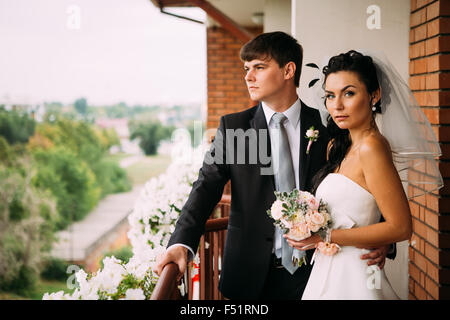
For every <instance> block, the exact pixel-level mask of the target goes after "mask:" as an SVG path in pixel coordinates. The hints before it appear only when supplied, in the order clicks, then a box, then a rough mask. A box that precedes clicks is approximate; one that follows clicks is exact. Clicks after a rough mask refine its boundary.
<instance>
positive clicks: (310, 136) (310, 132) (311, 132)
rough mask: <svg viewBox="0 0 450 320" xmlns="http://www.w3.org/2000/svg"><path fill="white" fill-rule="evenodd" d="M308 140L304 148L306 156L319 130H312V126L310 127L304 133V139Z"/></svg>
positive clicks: (317, 136)
mask: <svg viewBox="0 0 450 320" xmlns="http://www.w3.org/2000/svg"><path fill="white" fill-rule="evenodd" d="M305 138H308V139H309V142H308V146H307V147H306V154H308V153H309V149H311V145H312V143H313V142H316V141H317V139H318V138H319V130H314V126H312V127H310V128H309V129H308V130H307V131H306V137H305Z"/></svg>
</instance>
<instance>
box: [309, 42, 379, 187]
mask: <svg viewBox="0 0 450 320" xmlns="http://www.w3.org/2000/svg"><path fill="white" fill-rule="evenodd" d="M339 71H350V72H354V73H356V74H357V75H358V78H359V80H360V81H361V82H363V83H364V84H365V86H366V88H367V92H368V94H372V93H373V92H374V91H376V90H377V89H378V88H379V87H380V85H379V83H378V78H377V71H376V68H375V65H374V63H373V61H372V58H371V57H369V56H365V55H362V54H361V53H359V52H357V51H354V50H350V51H349V52H347V53H341V54H340V55H337V56H334V57H332V58H331V59H330V60H329V61H328V65H326V66H325V67H324V68H323V71H322V72H323V74H324V75H325V79H324V81H323V84H322V87H323V88H324V89H325V83H326V81H327V78H328V76H329V75H330V74H332V73H336V72H339ZM324 103H325V107H326V106H327V105H326V100H325V101H324ZM380 106H381V99H380V100H379V101H378V102H377V103H376V104H375V108H376V109H375V111H372V114H373V116H375V113H381V107H380ZM367 108H370V109H372V105H368V106H367ZM327 120H328V124H327V131H328V134H329V137H330V140H331V141H332V142H331V144H330V147H329V150H328V162H327V164H326V165H325V166H324V167H323V168H322V169H321V170H319V171H318V172H317V174H316V175H315V177H314V179H313V186H314V187H313V192H314V193H315V192H316V189H317V187H318V186H319V184H320V182H322V180H323V179H324V178H325V177H326V176H327V175H328V174H329V173H332V172H334V171H335V170H336V168H338V167H339V166H340V165H341V162H342V160H343V159H344V157H345V155H346V154H347V151H348V149H349V148H350V146H351V144H352V141H351V139H350V134H349V131H348V129H340V128H339V127H338V126H337V125H336V123H335V122H334V120H333V118H332V117H331V115H329V116H328V119H327Z"/></svg>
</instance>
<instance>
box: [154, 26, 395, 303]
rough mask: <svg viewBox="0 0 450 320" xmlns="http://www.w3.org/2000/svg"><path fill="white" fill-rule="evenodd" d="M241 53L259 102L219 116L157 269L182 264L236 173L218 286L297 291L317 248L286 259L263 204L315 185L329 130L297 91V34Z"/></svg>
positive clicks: (256, 43) (380, 254)
mask: <svg viewBox="0 0 450 320" xmlns="http://www.w3.org/2000/svg"><path fill="white" fill-rule="evenodd" d="M241 60H242V61H244V69H245V70H246V76H245V81H246V83H247V87H248V91H249V94H250V97H251V99H252V100H254V101H259V104H258V105H256V106H254V107H252V108H250V109H247V110H245V111H242V112H238V113H234V114H228V115H225V116H223V117H221V119H220V125H219V128H218V130H217V133H216V136H215V139H214V141H213V143H212V146H211V149H210V150H209V151H208V152H207V154H206V156H205V160H204V163H203V166H202V168H201V169H200V172H199V176H198V180H197V181H196V182H195V183H194V184H193V187H192V191H191V193H190V195H189V198H188V200H187V202H186V204H185V205H184V207H183V209H182V211H181V214H180V217H179V219H178V221H177V224H176V228H175V231H174V232H173V234H172V236H171V238H170V241H169V245H168V249H167V251H166V252H165V254H164V255H163V256H161V257H159V258H158V260H157V263H156V265H155V268H154V269H155V272H156V273H157V274H160V273H161V271H162V268H163V267H164V266H165V265H166V264H167V263H169V262H175V263H176V264H178V266H179V269H180V275H181V274H182V273H183V272H184V270H185V268H186V264H187V261H188V260H189V259H192V257H193V256H194V253H195V251H196V250H197V247H198V244H199V240H200V237H201V235H202V234H203V233H204V227H205V223H206V220H207V219H208V218H209V215H210V214H211V212H212V210H213V208H214V207H215V206H216V204H217V203H218V202H219V200H220V199H221V197H222V193H223V189H224V186H225V184H226V183H227V182H228V181H229V180H231V210H230V216H229V223H228V230H227V238H226V244H225V250H224V256H223V263H222V271H221V276H220V282H219V290H220V291H221V292H222V294H223V295H224V296H225V297H227V298H229V299H299V298H300V297H301V296H302V293H303V290H304V288H305V286H306V283H307V281H308V277H309V274H310V272H311V265H310V264H309V261H310V260H311V255H312V252H313V251H314V250H308V251H306V252H307V261H308V263H307V264H305V265H303V266H301V267H299V268H295V267H293V264H292V262H291V261H289V263H290V265H289V263H286V256H287V257H288V258H289V259H288V260H290V259H291V256H292V253H291V252H290V251H288V249H287V248H286V243H283V240H284V239H282V237H281V236H280V233H279V231H277V230H275V227H274V225H273V221H272V220H271V219H270V218H269V217H268V215H267V213H266V211H267V209H269V208H270V207H271V205H272V203H273V202H274V201H275V195H274V191H276V190H278V191H284V190H283V188H286V186H288V187H287V188H288V189H289V190H292V189H293V188H295V187H296V188H298V189H300V190H307V191H309V190H311V188H312V178H313V176H314V174H315V173H316V172H317V171H318V170H319V169H320V168H321V167H322V166H323V165H324V164H325V162H326V148H327V143H328V139H327V132H326V128H325V127H324V126H323V125H322V123H321V119H320V115H319V112H318V111H317V110H315V109H312V108H310V107H308V106H307V105H305V104H304V103H303V102H302V101H301V100H300V99H299V98H298V96H297V87H298V86H299V80H300V74H301V66H302V60H303V49H302V47H301V45H300V44H299V43H298V42H297V40H296V39H294V38H292V37H291V36H289V35H288V34H286V33H283V32H272V33H264V34H261V35H259V36H257V37H256V38H254V39H253V40H251V41H249V42H248V43H247V44H245V45H244V46H243V47H242V49H241ZM311 127H314V129H316V130H319V138H318V140H317V141H315V142H313V143H312V145H311V146H310V148H309V150H308V152H307V145H308V142H309V140H308V139H307V138H306V131H307V130H308V129H309V128H311ZM275 153H276V154H275ZM277 159H278V160H277ZM274 162H275V163H274ZM288 180H290V181H288ZM283 186H284V187H283ZM386 251H387V250H386V249H385V248H380V249H379V250H374V251H372V253H371V254H369V255H368V256H367V257H366V259H368V258H370V259H372V260H371V262H370V264H374V263H378V264H379V265H382V264H384V260H385V256H386Z"/></svg>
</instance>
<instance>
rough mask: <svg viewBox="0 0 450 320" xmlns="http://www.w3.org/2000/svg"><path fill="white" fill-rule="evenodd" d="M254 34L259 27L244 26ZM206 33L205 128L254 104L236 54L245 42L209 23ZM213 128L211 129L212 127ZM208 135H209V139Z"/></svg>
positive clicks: (229, 188)
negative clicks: (206, 98)
mask: <svg viewBox="0 0 450 320" xmlns="http://www.w3.org/2000/svg"><path fill="white" fill-rule="evenodd" d="M248 29H249V31H250V32H252V33H253V34H255V35H257V34H259V33H261V32H262V29H261V28H248ZM206 36H207V50H208V53H207V63H208V66H207V81H208V116H207V123H206V129H216V128H217V127H219V122H220V117H221V116H223V115H225V114H228V113H233V112H239V111H242V110H245V109H247V108H249V107H251V106H254V105H255V104H256V103H257V102H255V101H252V100H251V99H250V96H249V94H248V91H247V86H246V84H245V81H244V76H245V73H244V64H243V62H242V61H241V59H240V58H239V52H240V50H241V47H242V46H243V45H244V44H245V42H243V41H242V40H239V39H237V38H236V37H235V36H233V35H232V34H231V33H230V32H229V31H228V30H226V29H224V28H221V27H217V26H213V27H209V28H208V29H207V31H206ZM212 131H214V130H212ZM211 138H212V136H210V139H211ZM230 192H231V186H230V183H228V184H227V185H226V186H225V190H224V194H230Z"/></svg>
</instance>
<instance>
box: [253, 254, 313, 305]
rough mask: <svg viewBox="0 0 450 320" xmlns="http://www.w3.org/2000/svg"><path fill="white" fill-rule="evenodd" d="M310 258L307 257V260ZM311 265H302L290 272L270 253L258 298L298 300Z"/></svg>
mask: <svg viewBox="0 0 450 320" xmlns="http://www.w3.org/2000/svg"><path fill="white" fill-rule="evenodd" d="M309 261H310V260H309V259H308V262H309ZM311 270H312V266H311V265H310V264H309V263H306V264H304V265H302V266H301V267H300V268H298V269H297V270H296V271H295V272H294V274H290V273H289V272H288V271H287V270H286V269H285V268H284V267H283V266H281V265H280V263H277V259H276V256H275V255H272V263H271V265H270V268H269V272H268V273H267V278H266V282H265V284H264V288H263V291H262V293H261V296H260V298H259V299H261V300H300V298H301V297H302V295H303V291H304V290H305V287H306V283H307V282H308V279H309V275H310V273H311Z"/></svg>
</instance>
